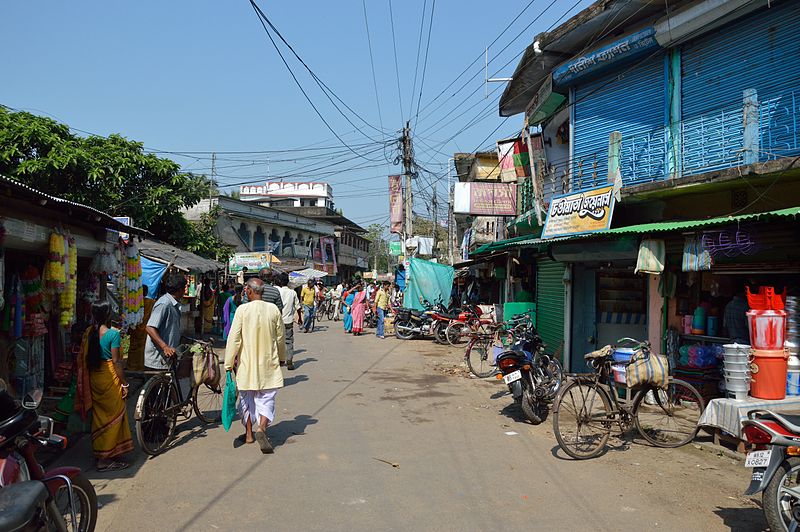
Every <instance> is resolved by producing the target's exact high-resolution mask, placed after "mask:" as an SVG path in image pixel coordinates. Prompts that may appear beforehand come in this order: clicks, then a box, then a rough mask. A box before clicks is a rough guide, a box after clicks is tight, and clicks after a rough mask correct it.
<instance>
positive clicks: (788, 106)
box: [681, 1, 800, 175]
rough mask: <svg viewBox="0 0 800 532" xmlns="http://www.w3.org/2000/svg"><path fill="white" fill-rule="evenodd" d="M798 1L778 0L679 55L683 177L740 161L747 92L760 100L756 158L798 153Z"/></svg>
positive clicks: (799, 44) (704, 37)
mask: <svg viewBox="0 0 800 532" xmlns="http://www.w3.org/2000/svg"><path fill="white" fill-rule="evenodd" d="M798 27H800V3H798V2H791V1H783V2H776V3H775V4H774V6H773V7H772V8H764V9H762V10H759V11H757V12H754V13H751V14H749V15H747V16H745V17H743V18H742V19H740V20H737V21H734V22H732V23H730V24H728V25H726V26H723V27H721V28H718V29H716V30H714V31H712V32H711V33H708V34H706V35H703V36H701V37H698V38H697V39H695V40H693V41H691V42H689V43H688V44H686V45H685V46H684V47H683V48H682V50H681V63H682V74H681V77H682V80H681V85H682V88H681V93H682V94H681V98H682V101H681V106H682V118H683V120H682V130H683V133H682V134H683V163H682V164H683V175H692V174H698V173H702V172H708V171H712V170H718V169H721V168H731V167H735V166H739V165H741V164H743V159H742V155H743V154H742V148H743V146H744V143H743V133H744V131H743V129H744V128H743V123H742V122H743V103H742V102H743V92H744V90H745V89H755V90H756V91H757V98H758V103H759V136H760V150H761V151H760V153H759V160H761V161H764V160H767V159H774V158H777V157H781V156H783V157H785V156H790V155H797V154H800V145H799V144H798V142H799V141H800V139H799V138H798V135H799V134H798V125H799V123H798V121H799V120H800V40H798V38H797V28H798Z"/></svg>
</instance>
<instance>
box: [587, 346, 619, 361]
mask: <svg viewBox="0 0 800 532" xmlns="http://www.w3.org/2000/svg"><path fill="white" fill-rule="evenodd" d="M613 354H614V348H613V347H612V346H610V345H607V346H605V347H601V348H600V349H598V350H596V351H592V352H591V353H586V354H585V355H583V358H584V359H585V360H594V359H596V358H608V357H610V356H611V355H613Z"/></svg>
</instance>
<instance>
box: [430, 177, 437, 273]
mask: <svg viewBox="0 0 800 532" xmlns="http://www.w3.org/2000/svg"><path fill="white" fill-rule="evenodd" d="M437 208H439V204H438V200H437V199H436V182H435V181H434V182H433V216H431V221H432V222H433V223H432V224H431V225H432V226H433V230H432V233H433V235H432V236H433V249H431V253H432V254H433V256H434V257H436V256H437V253H436V226H437V225H439V213H438V212H437V211H436V209H437Z"/></svg>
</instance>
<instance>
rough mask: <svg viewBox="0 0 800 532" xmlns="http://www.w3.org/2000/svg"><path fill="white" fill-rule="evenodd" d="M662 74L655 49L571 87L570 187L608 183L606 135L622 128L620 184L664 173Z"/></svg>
mask: <svg viewBox="0 0 800 532" xmlns="http://www.w3.org/2000/svg"><path fill="white" fill-rule="evenodd" d="M664 79H665V75H664V55H663V53H657V54H656V55H655V56H650V57H647V58H645V59H639V60H637V61H636V62H635V63H634V64H633V65H627V66H624V67H620V68H619V70H616V71H615V72H613V73H612V74H608V75H605V76H603V77H600V78H598V79H594V80H592V81H590V82H588V83H586V84H583V85H580V86H578V87H576V88H575V128H574V129H575V141H574V148H573V158H572V172H573V173H572V190H573V191H579V190H586V189H589V188H592V187H596V186H601V185H604V184H606V183H608V139H609V135H611V133H612V132H614V131H619V132H620V133H622V146H621V151H620V172H621V173H622V179H623V182H624V183H625V185H631V184H636V183H645V182H648V181H654V180H656V179H660V178H663V177H664V175H665V168H666V150H665V146H666V130H665V128H664V124H665V121H666V120H665V113H666V110H665V102H664V91H665V83H664ZM595 162H596V163H597V166H596V168H595ZM595 174H596V175H595Z"/></svg>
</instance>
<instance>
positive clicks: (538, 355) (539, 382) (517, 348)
mask: <svg viewBox="0 0 800 532" xmlns="http://www.w3.org/2000/svg"><path fill="white" fill-rule="evenodd" d="M515 318H516V319H520V318H521V319H522V320H523V321H521V322H520V323H519V325H517V326H515V327H514V328H513V329H512V332H511V334H512V335H513V337H514V340H513V343H512V344H511V346H510V347H509V349H507V350H505V351H503V352H502V353H500V354H499V355H497V360H496V363H497V368H498V369H499V371H500V373H498V375H497V378H498V379H503V382H505V383H506V385H507V386H508V390H509V391H510V392H511V395H512V396H513V397H514V401H516V402H517V403H518V404H519V405H520V406H521V407H522V412H523V414H524V415H525V419H527V420H528V421H530V422H531V423H533V424H534V425H538V424H540V423H542V422H543V421H545V420H546V419H547V415H548V414H549V413H550V404H551V403H552V401H553V399H554V398H555V397H556V395H557V394H558V391H559V390H560V389H561V384H562V382H563V379H564V371H563V369H562V368H561V364H560V363H559V362H558V360H556V359H554V358H551V357H550V356H549V355H547V354H546V353H545V352H544V348H545V345H544V343H542V339H541V337H540V336H539V333H538V332H536V329H535V328H534V326H533V323H531V321H530V319H529V318H524V317H515Z"/></svg>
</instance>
